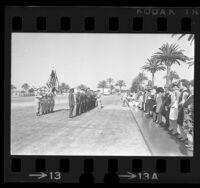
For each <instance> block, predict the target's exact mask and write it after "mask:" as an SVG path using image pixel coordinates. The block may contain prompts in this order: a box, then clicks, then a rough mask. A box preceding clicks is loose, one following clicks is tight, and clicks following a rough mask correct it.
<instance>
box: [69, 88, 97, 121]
mask: <svg viewBox="0 0 200 188" xmlns="http://www.w3.org/2000/svg"><path fill="white" fill-rule="evenodd" d="M98 97H99V95H98V94H97V93H96V92H95V91H93V90H91V89H90V88H87V89H83V88H77V91H76V92H75V91H74V88H72V89H70V91H69V96H68V99H69V118H72V117H75V116H79V115H81V114H83V113H85V112H87V111H89V110H92V109H93V108H95V107H96V106H98V105H99V104H98V101H99V99H98Z"/></svg>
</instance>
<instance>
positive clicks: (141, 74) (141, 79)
mask: <svg viewBox="0 0 200 188" xmlns="http://www.w3.org/2000/svg"><path fill="white" fill-rule="evenodd" d="M137 80H138V82H139V83H142V82H143V81H145V80H148V78H147V77H146V75H145V74H144V73H143V72H140V73H139V74H138V76H137Z"/></svg>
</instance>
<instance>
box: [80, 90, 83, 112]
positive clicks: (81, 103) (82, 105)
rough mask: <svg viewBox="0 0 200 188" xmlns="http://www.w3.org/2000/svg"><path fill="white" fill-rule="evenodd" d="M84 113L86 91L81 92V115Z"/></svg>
mask: <svg viewBox="0 0 200 188" xmlns="http://www.w3.org/2000/svg"><path fill="white" fill-rule="evenodd" d="M82 113H84V91H83V89H82V88H81V90H80V114H82Z"/></svg>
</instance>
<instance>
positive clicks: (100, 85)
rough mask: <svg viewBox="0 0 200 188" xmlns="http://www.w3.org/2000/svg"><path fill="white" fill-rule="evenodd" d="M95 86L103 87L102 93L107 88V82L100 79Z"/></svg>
mask: <svg viewBox="0 0 200 188" xmlns="http://www.w3.org/2000/svg"><path fill="white" fill-rule="evenodd" d="M97 88H102V89H103V93H104V89H105V88H107V82H106V80H102V81H100V82H99V83H98V85H97Z"/></svg>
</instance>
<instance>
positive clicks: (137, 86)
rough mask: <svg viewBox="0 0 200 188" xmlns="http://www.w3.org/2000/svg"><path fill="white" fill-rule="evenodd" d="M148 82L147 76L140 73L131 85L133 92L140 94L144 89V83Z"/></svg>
mask: <svg viewBox="0 0 200 188" xmlns="http://www.w3.org/2000/svg"><path fill="white" fill-rule="evenodd" d="M145 80H148V78H147V77H146V75H145V74H144V73H143V72H140V73H139V74H138V75H137V76H136V77H135V78H134V79H133V82H132V85H131V91H132V92H136V93H137V92H138V91H140V90H141V89H142V86H141V84H142V82H143V81H145Z"/></svg>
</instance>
